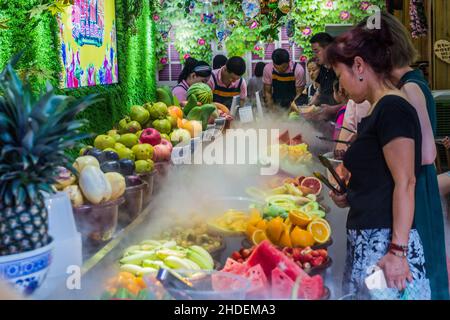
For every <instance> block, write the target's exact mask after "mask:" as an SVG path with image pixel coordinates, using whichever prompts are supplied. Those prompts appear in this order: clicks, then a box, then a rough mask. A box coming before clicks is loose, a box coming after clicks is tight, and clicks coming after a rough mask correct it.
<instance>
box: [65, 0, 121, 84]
mask: <svg viewBox="0 0 450 320" xmlns="http://www.w3.org/2000/svg"><path fill="white" fill-rule="evenodd" d="M58 23H59V34H60V39H61V48H60V51H61V62H62V64H63V72H62V75H61V87H63V88H79V87H85V86H95V85H107V84H113V83H117V82H118V80H119V71H118V63H117V42H116V15H115V5H114V0H74V4H73V5H72V6H70V7H68V8H67V9H66V11H65V12H64V13H62V14H60V15H59V16H58Z"/></svg>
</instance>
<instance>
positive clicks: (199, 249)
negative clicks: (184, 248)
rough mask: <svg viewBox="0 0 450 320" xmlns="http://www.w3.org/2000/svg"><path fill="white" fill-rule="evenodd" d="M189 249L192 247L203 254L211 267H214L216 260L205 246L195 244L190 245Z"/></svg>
mask: <svg viewBox="0 0 450 320" xmlns="http://www.w3.org/2000/svg"><path fill="white" fill-rule="evenodd" d="M189 249H191V250H192V251H194V252H196V253H197V254H199V255H201V256H202V257H203V258H204V259H206V260H207V261H208V263H209V265H210V266H211V269H212V268H213V267H214V260H213V258H212V257H211V255H210V254H209V252H208V251H206V250H205V249H204V248H202V247H200V246H195V245H194V246H190V247H189Z"/></svg>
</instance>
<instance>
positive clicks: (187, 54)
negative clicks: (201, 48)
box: [183, 53, 191, 60]
mask: <svg viewBox="0 0 450 320" xmlns="http://www.w3.org/2000/svg"><path fill="white" fill-rule="evenodd" d="M190 57H191V55H190V54H189V53H186V54H185V55H184V56H183V59H184V60H186V59H188V58H190Z"/></svg>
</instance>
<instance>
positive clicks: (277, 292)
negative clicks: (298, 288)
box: [271, 268, 294, 299]
mask: <svg viewBox="0 0 450 320" xmlns="http://www.w3.org/2000/svg"><path fill="white" fill-rule="evenodd" d="M293 287H294V281H293V280H292V279H291V278H290V277H289V276H288V275H287V274H286V273H284V272H283V271H282V270H280V268H275V269H273V270H272V291H271V293H272V299H290V297H291V292H292V288H293Z"/></svg>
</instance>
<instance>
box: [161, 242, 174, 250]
mask: <svg viewBox="0 0 450 320" xmlns="http://www.w3.org/2000/svg"><path fill="white" fill-rule="evenodd" d="M162 246H163V247H164V248H174V247H176V246H177V242H176V241H167V242H166V243H164V244H163V245H162Z"/></svg>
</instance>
